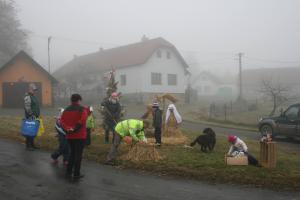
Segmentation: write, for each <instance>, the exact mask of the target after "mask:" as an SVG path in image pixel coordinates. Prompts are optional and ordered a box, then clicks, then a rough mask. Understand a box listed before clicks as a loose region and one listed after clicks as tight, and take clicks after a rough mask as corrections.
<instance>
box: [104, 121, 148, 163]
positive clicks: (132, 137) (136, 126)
mask: <svg viewBox="0 0 300 200" xmlns="http://www.w3.org/2000/svg"><path fill="white" fill-rule="evenodd" d="M148 127H149V122H148V121H146V120H137V119H127V120H124V121H121V122H119V123H117V125H116V127H115V131H116V134H115V137H114V141H113V144H112V146H111V149H110V151H109V153H108V155H107V158H106V161H105V164H107V165H113V164H114V162H113V160H114V159H115V157H116V154H117V151H118V147H119V144H120V142H121V140H122V139H123V140H124V142H125V143H127V144H132V143H146V142H147V139H146V137H145V132H144V129H146V128H148Z"/></svg>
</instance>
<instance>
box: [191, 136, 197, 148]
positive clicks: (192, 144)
mask: <svg viewBox="0 0 300 200" xmlns="http://www.w3.org/2000/svg"><path fill="white" fill-rule="evenodd" d="M197 140H198V137H197V138H196V139H195V140H194V141H193V142H192V143H191V144H190V146H191V147H193V146H194V145H195V144H196V143H197Z"/></svg>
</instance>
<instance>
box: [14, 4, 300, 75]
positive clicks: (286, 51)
mask: <svg viewBox="0 0 300 200" xmlns="http://www.w3.org/2000/svg"><path fill="white" fill-rule="evenodd" d="M15 2H16V5H17V8H18V10H19V13H18V17H19V19H20V21H21V23H22V26H23V28H24V29H26V30H28V31H29V32H30V41H29V44H30V45H31V47H32V53H33V56H34V58H35V59H36V60H37V61H38V62H39V63H41V64H42V65H43V66H45V67H47V37H48V36H52V41H51V46H50V53H51V65H52V71H54V70H55V69H57V68H58V67H60V66H62V65H63V64H64V63H66V62H68V61H69V60H71V59H72V58H73V55H75V54H76V55H83V54H87V53H90V52H94V51H97V50H98V49H99V48H100V47H102V48H104V49H106V48H111V47H116V46H120V45H126V44H129V43H134V42H138V41H140V39H141V37H142V36H143V35H144V34H145V35H146V36H147V37H149V38H155V37H163V38H165V39H166V40H168V41H170V42H171V43H173V44H174V45H175V46H176V47H177V49H178V50H179V51H180V53H181V54H182V55H183V56H184V57H185V58H186V60H187V63H188V64H190V67H191V71H195V70H204V69H205V70H209V71H212V72H217V73H218V74H220V75H229V74H236V73H237V71H238V61H237V60H236V59H237V53H239V52H243V53H244V54H245V56H244V58H243V67H244V69H252V68H260V67H265V68H267V67H290V66H300V58H299V52H300V38H299V37H300V36H299V32H300V12H299V8H300V1H298V0H263V1H262V0H185V1H183V0H182V1H179V0H178V1H174V0H164V1H161V0H151V1H149V0H147V1H146V0H128V1H124V0H111V1H100V0H76V1H74V0H16V1H15Z"/></svg>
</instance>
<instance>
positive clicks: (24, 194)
mask: <svg viewBox="0 0 300 200" xmlns="http://www.w3.org/2000/svg"><path fill="white" fill-rule="evenodd" d="M82 172H83V173H84V174H85V177H84V179H83V180H82V181H80V182H70V181H67V180H66V179H64V176H63V174H64V169H63V167H62V166H61V165H58V166H54V165H52V164H51V163H50V160H49V152H43V151H34V152H30V151H26V150H24V146H23V145H21V144H17V143H12V142H10V141H6V140H0V199H1V200H11V199H14V200H36V199H44V200H50V199H51V200H81V199H82V200H94V199H95V200H99V199H113V200H114V199H122V200H138V199H143V200H154V199H167V200H168V199H170V200H182V199H184V200H189V199H208V200H210V199H211V200H212V199H222V200H226V199H230V200H235V199H236V200H240V199H243V200H247V199H249V200H250V199H251V200H253V199H256V200H259V199H264V200H277V199H288V200H299V199H300V193H294V192H274V191H269V190H262V189H254V188H252V189H251V188H245V187H244V188H242V187H238V186H227V185H209V184H203V183H201V182H197V181H188V180H184V179H177V178H170V177H169V178H162V177H156V176H152V175H147V174H142V173H141V172H132V171H127V170H120V169H116V168H113V167H110V166H103V165H100V164H97V163H93V162H87V161H84V162H83V166H82Z"/></svg>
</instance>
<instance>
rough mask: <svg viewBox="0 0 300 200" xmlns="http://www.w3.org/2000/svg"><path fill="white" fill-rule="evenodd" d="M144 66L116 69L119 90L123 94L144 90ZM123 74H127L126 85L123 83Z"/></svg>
mask: <svg viewBox="0 0 300 200" xmlns="http://www.w3.org/2000/svg"><path fill="white" fill-rule="evenodd" d="M141 72H142V66H134V67H126V68H120V69H116V80H117V81H119V84H118V91H120V92H122V93H123V94H132V93H140V92H142V77H141ZM121 75H126V85H124V86H122V85H121V79H120V76H121Z"/></svg>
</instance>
